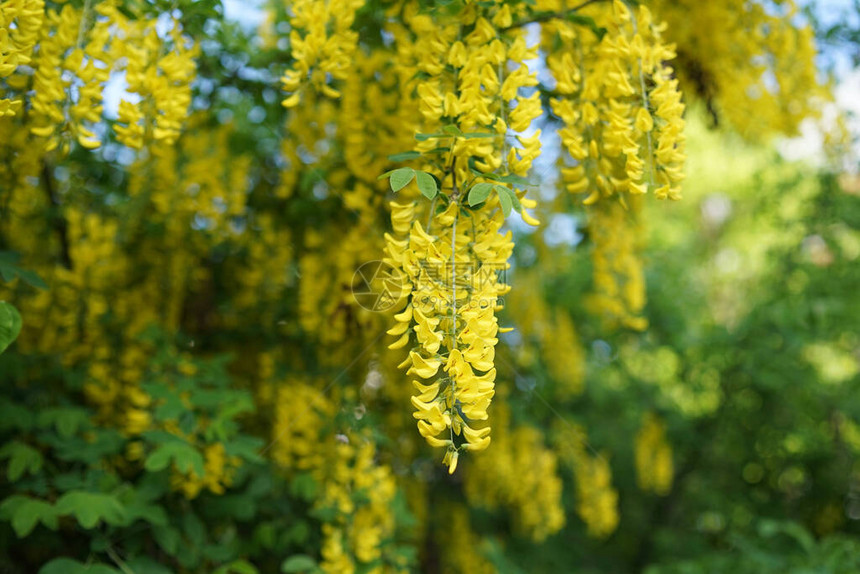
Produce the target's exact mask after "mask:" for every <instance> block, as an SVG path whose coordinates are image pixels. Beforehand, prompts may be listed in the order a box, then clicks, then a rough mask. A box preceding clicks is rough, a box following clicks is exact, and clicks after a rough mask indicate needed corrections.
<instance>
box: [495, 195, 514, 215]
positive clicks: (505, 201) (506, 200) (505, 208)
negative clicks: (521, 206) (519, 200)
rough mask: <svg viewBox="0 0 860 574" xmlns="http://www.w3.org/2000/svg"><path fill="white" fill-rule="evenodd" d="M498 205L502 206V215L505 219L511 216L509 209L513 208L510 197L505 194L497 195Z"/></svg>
mask: <svg viewBox="0 0 860 574" xmlns="http://www.w3.org/2000/svg"><path fill="white" fill-rule="evenodd" d="M497 191H498V190H497ZM499 203H500V204H501V206H502V213H504V214H505V217H508V216H509V215H510V214H511V207H513V202H512V201H511V196H510V195H508V194H507V193H499Z"/></svg>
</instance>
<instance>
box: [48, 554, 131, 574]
mask: <svg viewBox="0 0 860 574" xmlns="http://www.w3.org/2000/svg"><path fill="white" fill-rule="evenodd" d="M39 574H122V573H121V572H120V571H119V570H117V569H116V568H113V567H111V566H107V565H105V564H83V563H81V562H78V561H77V560H72V559H71V558H54V559H53V560H51V561H50V562H48V563H47V564H45V565H44V566H42V567H41V568H40V569H39Z"/></svg>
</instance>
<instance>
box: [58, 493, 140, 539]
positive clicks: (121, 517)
mask: <svg viewBox="0 0 860 574" xmlns="http://www.w3.org/2000/svg"><path fill="white" fill-rule="evenodd" d="M56 508H57V513H58V514H60V515H65V514H71V515H72V516H74V517H75V519H77V521H78V524H80V525H81V526H83V527H84V528H86V529H87V530H89V529H90V528H95V526H96V525H97V524H98V523H99V522H104V523H106V524H110V525H111V526H119V525H123V524H125V523H126V521H127V519H128V517H127V515H126V510H125V507H124V506H123V505H122V503H120V501H119V500H117V498H116V497H115V496H113V495H111V494H104V493H101V492H87V491H83V490H73V491H70V492H67V493H66V494H64V495H63V496H61V497H60V498H59V500H57V507H56Z"/></svg>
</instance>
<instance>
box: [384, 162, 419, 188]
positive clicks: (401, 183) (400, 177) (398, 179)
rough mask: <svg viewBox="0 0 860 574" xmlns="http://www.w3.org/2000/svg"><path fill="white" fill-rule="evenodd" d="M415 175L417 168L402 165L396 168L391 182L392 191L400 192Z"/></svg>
mask: <svg viewBox="0 0 860 574" xmlns="http://www.w3.org/2000/svg"><path fill="white" fill-rule="evenodd" d="M414 177H415V170H414V169H412V168H411V167H401V168H399V169H395V170H394V171H393V172H392V173H391V179H390V180H389V183H390V184H391V191H394V192H398V191H400V190H401V189H403V188H404V187H406V186H407V185H409V182H410V181H412V178H414Z"/></svg>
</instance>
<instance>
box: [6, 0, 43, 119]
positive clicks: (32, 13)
mask: <svg viewBox="0 0 860 574" xmlns="http://www.w3.org/2000/svg"><path fill="white" fill-rule="evenodd" d="M44 12H45V3H44V1H43V0H4V1H3V2H0V81H3V82H5V83H6V85H8V86H9V88H12V89H21V88H22V87H23V86H24V85H25V84H26V82H27V79H26V77H23V76H13V74H14V73H15V72H16V71H17V69H18V66H23V65H27V64H29V63H30V61H31V57H32V55H33V48H34V47H35V46H36V42H38V40H39V31H40V30H41V28H42V19H43V17H44ZM10 91H11V90H10ZM6 95H7V90H6V88H5V87H4V86H3V84H0V118H2V117H3V116H14V115H15V114H16V113H17V112H19V111H20V110H21V104H22V101H21V100H20V99H17V98H7V97H4V96H6Z"/></svg>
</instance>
